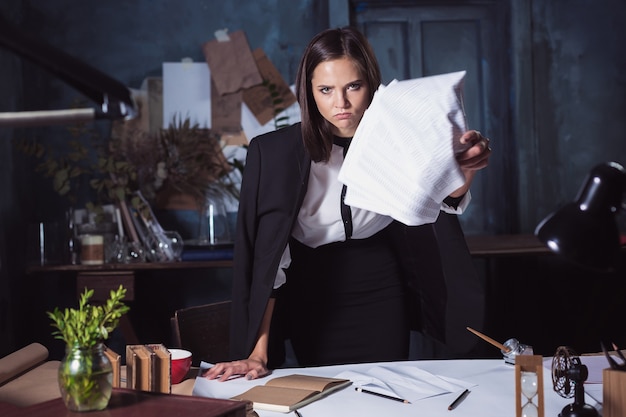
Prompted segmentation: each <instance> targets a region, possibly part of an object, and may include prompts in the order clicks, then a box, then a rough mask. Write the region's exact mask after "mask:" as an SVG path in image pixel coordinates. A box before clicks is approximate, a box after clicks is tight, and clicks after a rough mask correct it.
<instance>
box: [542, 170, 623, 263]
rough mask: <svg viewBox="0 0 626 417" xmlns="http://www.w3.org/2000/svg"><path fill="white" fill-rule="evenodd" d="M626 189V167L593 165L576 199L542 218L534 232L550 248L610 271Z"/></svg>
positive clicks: (616, 247) (617, 243) (614, 256)
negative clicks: (618, 219)
mask: <svg viewBox="0 0 626 417" xmlns="http://www.w3.org/2000/svg"><path fill="white" fill-rule="evenodd" d="M625 192H626V171H624V168H623V167H622V166H621V165H620V164H618V163H616V162H607V163H603V164H600V165H596V166H595V167H594V168H593V169H592V170H591V171H590V172H589V174H588V175H587V178H586V180H585V182H584V184H583V186H582V188H581V189H580V191H579V192H578V196H577V197H576V200H575V201H573V202H571V203H569V204H567V205H565V206H564V207H563V208H561V209H559V210H557V211H556V212H554V213H552V214H550V215H549V216H548V217H546V218H545V219H543V220H542V221H541V222H540V223H539V225H538V226H537V228H536V229H535V235H536V236H537V237H538V238H539V240H541V241H542V242H544V243H545V244H546V245H547V246H548V247H549V248H550V249H551V250H553V251H554V252H556V253H558V254H560V255H563V256H564V257H566V258H568V259H570V260H572V261H574V262H575V263H578V264H580V265H582V266H586V267H589V268H591V269H596V270H600V271H605V272H608V271H611V270H613V269H614V267H615V266H616V263H617V258H618V255H619V251H620V233H619V228H618V226H617V220H616V216H617V213H618V212H619V210H620V208H622V201H623V198H624V193H625Z"/></svg>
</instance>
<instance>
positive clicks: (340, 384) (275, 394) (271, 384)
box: [232, 374, 352, 413]
mask: <svg viewBox="0 0 626 417" xmlns="http://www.w3.org/2000/svg"><path fill="white" fill-rule="evenodd" d="M351 383H352V381H350V380H349V379H338V378H325V377H321V376H311V375H299V374H293V375H287V376H281V377H278V378H274V379H271V380H269V381H267V383H266V384H265V385H257V386H256V387H253V388H250V389H249V390H248V391H246V392H244V393H243V394H239V395H236V396H234V397H232V399H233V400H245V401H252V403H253V408H256V409H259V410H269V411H280V412H283V413H288V412H290V411H293V410H295V409H297V408H300V407H302V406H305V405H306V404H309V403H310V402H313V401H315V400H318V399H320V398H322V397H324V396H326V395H328V394H330V393H331V392H334V391H336V390H338V389H341V388H344V387H347V386H348V385H350V384H351Z"/></svg>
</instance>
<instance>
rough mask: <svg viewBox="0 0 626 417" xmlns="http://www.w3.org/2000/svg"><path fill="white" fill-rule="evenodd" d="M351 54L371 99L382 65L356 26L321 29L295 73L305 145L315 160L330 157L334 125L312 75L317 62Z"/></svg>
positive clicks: (306, 50)
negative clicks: (317, 100)
mask: <svg viewBox="0 0 626 417" xmlns="http://www.w3.org/2000/svg"><path fill="white" fill-rule="evenodd" d="M340 58H350V59H351V60H353V61H354V63H355V65H356V66H357V68H358V69H359V71H360V72H361V74H362V75H363V77H364V78H365V81H366V82H367V85H368V87H369V92H370V97H369V102H371V101H372V98H373V97H374V92H375V91H376V89H377V88H378V86H379V85H380V83H381V75H380V68H379V67H378V61H377V59H376V55H374V51H373V50H372V47H371V46H370V44H369V42H368V41H367V39H366V38H365V36H364V35H363V34H362V33H361V32H359V31H358V30H357V29H355V28H351V27H345V28H337V29H327V30H325V31H323V32H320V33H318V34H317V35H316V36H315V37H314V38H313V39H312V40H311V42H310V43H309V45H308V46H307V47H306V49H305V51H304V54H303V55H302V59H301V60H300V66H299V67H298V73H297V75H296V97H297V99H298V103H299V104H300V111H301V113H302V138H303V141H304V146H305V148H306V149H307V151H308V152H309V154H310V156H311V159H312V160H313V161H315V162H320V161H328V159H329V158H330V151H331V149H332V146H333V133H332V130H331V128H332V125H331V124H330V122H329V121H327V120H326V119H324V117H322V115H321V113H320V112H319V110H318V108H317V105H316V104H315V99H314V98H313V88H312V86H311V78H313V71H314V70H315V68H317V66H318V65H319V64H320V63H322V62H325V61H332V60H335V59H340Z"/></svg>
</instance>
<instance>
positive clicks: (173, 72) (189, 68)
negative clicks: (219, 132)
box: [163, 62, 211, 129]
mask: <svg viewBox="0 0 626 417" xmlns="http://www.w3.org/2000/svg"><path fill="white" fill-rule="evenodd" d="M174 117H176V120H178V121H182V120H185V119H186V118H189V121H190V122H191V123H192V124H198V126H199V127H200V128H203V129H210V128H211V71H210V70H209V66H208V65H207V63H206V62H164V63H163V128H165V129H167V128H168V127H169V125H170V123H172V121H173V119H174Z"/></svg>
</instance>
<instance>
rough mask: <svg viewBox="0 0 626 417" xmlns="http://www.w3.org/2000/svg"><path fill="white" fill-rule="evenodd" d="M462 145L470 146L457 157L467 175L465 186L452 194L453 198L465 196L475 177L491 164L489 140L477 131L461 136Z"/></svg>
mask: <svg viewBox="0 0 626 417" xmlns="http://www.w3.org/2000/svg"><path fill="white" fill-rule="evenodd" d="M460 140H461V143H463V144H467V143H469V144H470V146H469V148H467V150H466V151H465V152H462V153H460V154H459V155H457V157H456V160H457V162H458V163H459V167H460V168H461V171H463V174H464V175H465V184H464V185H463V186H462V187H461V188H459V189H458V190H456V191H454V192H453V193H451V194H450V196H451V197H459V196H462V195H463V194H465V193H466V192H467V191H468V190H469V188H470V185H471V184H472V180H473V179H474V175H476V172H477V171H478V170H481V169H483V168H485V167H486V166H487V165H488V164H489V156H490V155H491V147H490V146H489V139H488V138H486V137H484V136H483V135H481V134H480V132H479V131H477V130H470V131H468V132H465V133H464V134H463V136H461V139H460Z"/></svg>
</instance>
